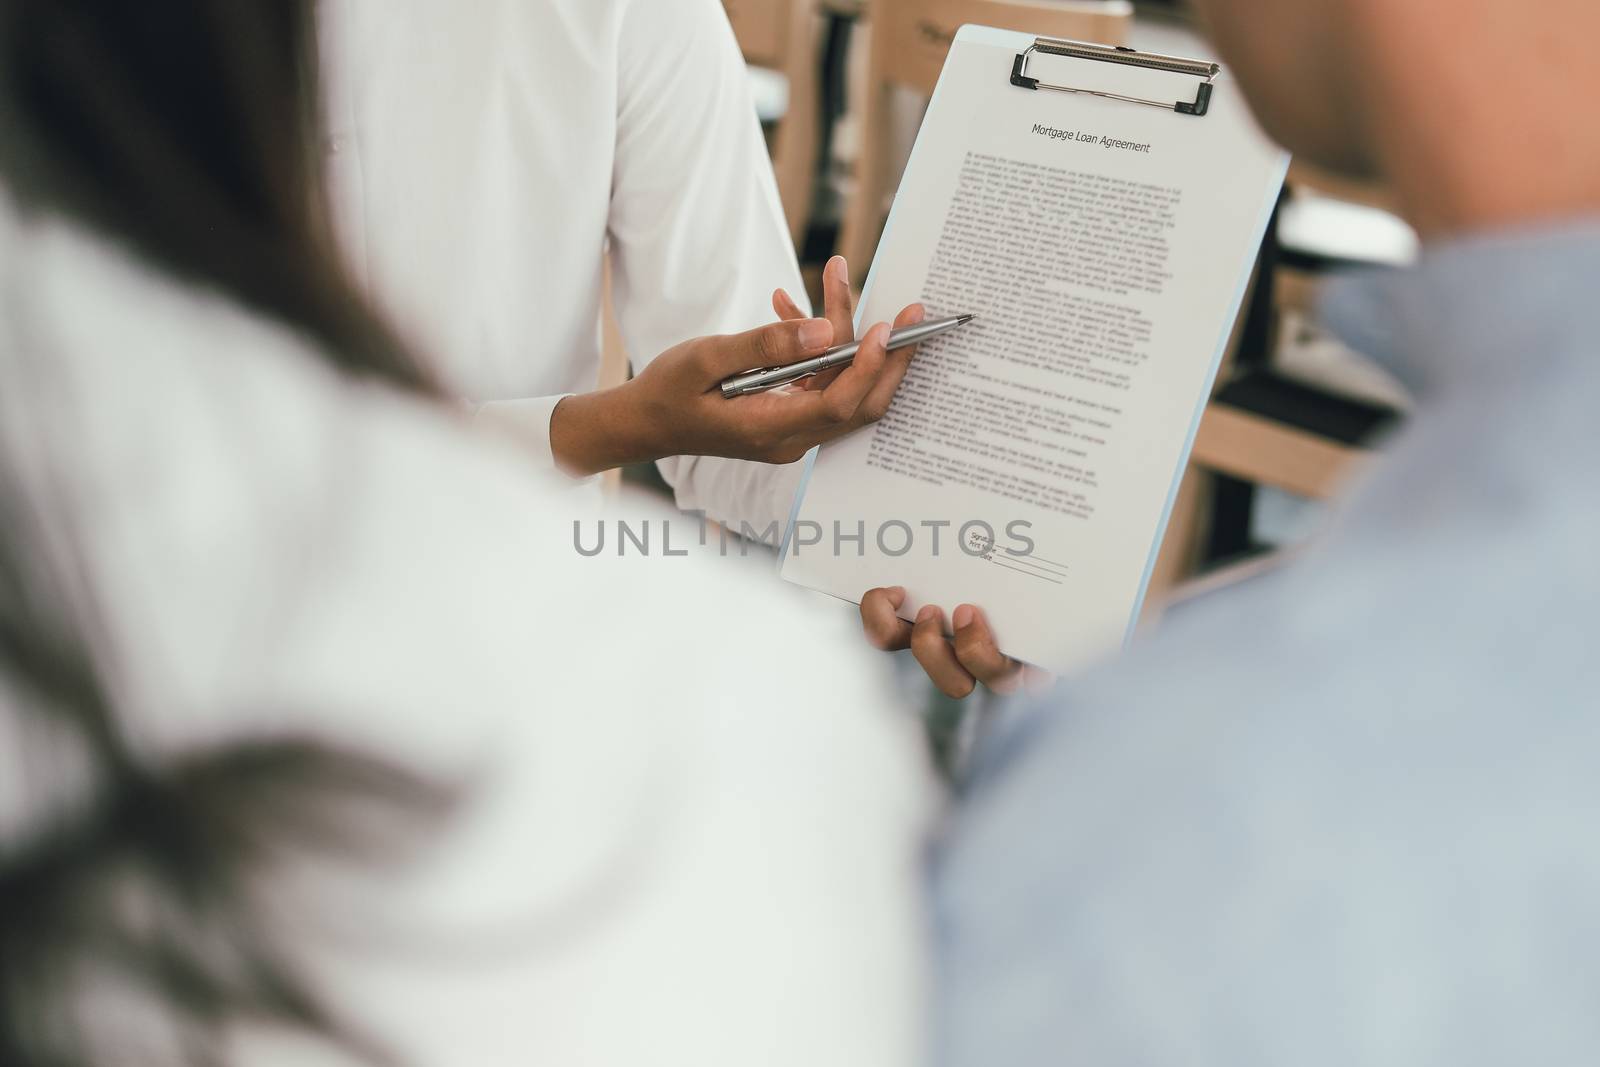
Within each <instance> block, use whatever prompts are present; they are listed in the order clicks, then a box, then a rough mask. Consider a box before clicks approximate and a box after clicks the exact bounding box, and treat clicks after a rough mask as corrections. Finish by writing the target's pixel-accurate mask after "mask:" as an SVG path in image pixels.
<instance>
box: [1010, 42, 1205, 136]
mask: <svg viewBox="0 0 1600 1067" xmlns="http://www.w3.org/2000/svg"><path fill="white" fill-rule="evenodd" d="M1035 52H1041V53H1043V54H1045V55H1050V56H1066V57H1068V58H1069V59H1089V60H1094V61H1095V62H1098V63H1116V64H1119V65H1121V66H1124V67H1141V68H1143V69H1145V70H1160V71H1166V72H1167V73H1170V74H1188V75H1192V76H1193V77H1196V78H1203V79H1205V80H1204V81H1202V82H1201V83H1200V91H1199V93H1198V94H1197V95H1196V96H1195V99H1194V102H1193V103H1190V102H1188V101H1185V100H1179V101H1177V102H1176V103H1167V102H1165V101H1162V100H1147V99H1144V98H1143V97H1138V96H1124V95H1123V94H1121V93H1108V92H1104V91H1102V90H1099V89H1081V88H1076V87H1074V86H1070V85H1050V84H1048V83H1047V82H1042V81H1040V80H1039V79H1038V78H1030V77H1028V60H1029V59H1030V58H1031V57H1032V56H1033V54H1034V53H1035ZM1220 73H1222V66H1221V64H1218V63H1211V62H1207V61H1206V60H1203V59H1180V58H1179V57H1177V56H1163V55H1159V54H1157V53H1155V52H1140V51H1138V50H1136V49H1133V48H1121V47H1117V46H1113V45H1104V44H1091V43H1089V42H1088V41H1066V40H1061V39H1059V38H1056V37H1037V38H1035V39H1034V42H1033V44H1031V45H1029V46H1028V50H1027V51H1026V52H1023V53H1022V54H1021V55H1019V56H1017V59H1016V62H1015V63H1013V64H1011V84H1012V85H1015V86H1018V87H1019V88H1023V89H1050V90H1052V91H1054V92H1058V93H1077V94H1079V95H1082V96H1098V97H1101V98H1102V99H1105V100H1121V101H1122V102H1124V103H1128V104H1145V105H1147V106H1149V107H1159V108H1161V109H1162V110H1164V111H1176V112H1177V113H1178V114H1180V115H1195V116H1200V115H1204V114H1205V113H1206V112H1207V111H1209V110H1211V89H1212V81H1213V80H1214V79H1215V78H1216V76H1217V75H1218V74H1220Z"/></svg>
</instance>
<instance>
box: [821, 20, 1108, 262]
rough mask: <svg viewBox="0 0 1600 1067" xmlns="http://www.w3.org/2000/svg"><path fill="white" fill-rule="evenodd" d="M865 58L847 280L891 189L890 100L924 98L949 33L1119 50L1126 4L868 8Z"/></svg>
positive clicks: (848, 219) (872, 243)
mask: <svg viewBox="0 0 1600 1067" xmlns="http://www.w3.org/2000/svg"><path fill="white" fill-rule="evenodd" d="M868 18H869V20H870V23H871V36H872V44H871V49H872V51H871V55H870V58H869V60H868V65H867V77H866V83H865V86H864V87H863V91H862V94H861V109H862V115H861V135H860V148H859V154H858V158H857V160H856V187H855V190H854V192H853V193H852V194H851V197H850V203H849V206H848V208H847V209H846V212H845V218H844V225H843V227H842V230H841V232H840V235H839V248H840V251H841V252H843V253H844V255H845V257H846V258H848V259H849V260H850V274H851V276H852V277H854V278H865V277H866V276H867V266H868V263H869V262H870V261H871V259H872V255H873V252H874V250H875V249H876V248H877V244H878V237H879V234H880V233H881V232H882V229H883V222H884V217H885V215H886V214H887V209H888V203H889V200H890V199H891V196H892V194H893V191H894V187H895V186H896V185H898V184H899V175H897V174H894V173H892V167H893V164H892V162H891V161H890V159H889V158H888V150H889V141H890V137H889V114H890V92H891V91H892V90H893V89H894V88H895V87H896V86H903V87H905V88H908V89H911V90H913V91H914V92H916V93H918V94H920V95H922V96H932V95H933V88H934V85H935V84H936V83H937V82H938V80H939V72H940V71H941V70H942V69H943V68H944V60H945V56H946V55H947V54H948V53H949V51H950V45H951V44H952V43H953V42H954V41H955V36H956V31H957V30H959V29H960V28H961V27H962V26H963V25H965V24H967V23H969V22H970V23H975V24H978V25H982V26H995V27H998V28H1000V29H1006V30H1018V31H1021V32H1023V33H1031V34H1036V35H1039V36H1043V37H1068V38H1073V39H1076V40H1090V41H1100V42H1103V43H1106V44H1122V43H1124V42H1125V40H1126V39H1127V34H1128V28H1129V25H1130V23H1131V22H1132V20H1133V5H1132V4H1131V3H1129V2H1128V0H872V3H871V5H870V10H869V15H868Z"/></svg>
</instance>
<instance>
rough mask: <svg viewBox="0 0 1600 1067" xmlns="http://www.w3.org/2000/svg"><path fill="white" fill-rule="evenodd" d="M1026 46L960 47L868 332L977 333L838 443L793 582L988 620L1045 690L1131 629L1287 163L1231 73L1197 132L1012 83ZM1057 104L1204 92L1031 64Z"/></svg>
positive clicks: (987, 32)
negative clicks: (917, 313)
mask: <svg viewBox="0 0 1600 1067" xmlns="http://www.w3.org/2000/svg"><path fill="white" fill-rule="evenodd" d="M1032 41H1033V39H1032V38H1031V37H1027V36H1025V35H1021V34H1014V33H1008V32H1003V31H999V30H991V29H983V28H977V27H970V26H969V27H966V28H964V29H963V30H962V31H961V33H960V34H959V35H958V37H957V39H956V42H955V45H954V47H953V48H952V49H951V52H950V57H949V59H948V61H947V62H946V65H945V68H944V72H943V74H942V75H941V77H940V80H939V86H938V89H937V91H936V93H935V95H934V98H933V101H932V103H931V104H930V105H929V109H928V113H927V117H926V119H925V120H924V122H923V126H922V130H921V132H920V134H919V135H918V138H917V144H916V148H915V150H914V151H913V153H912V156H911V161H910V164H909V166H908V168H907V171H906V175H905V178H904V180H903V182H902V183H901V186H900V190H899V194H898V195H897V197H896V199H895V204H894V209H893V211H892V212H891V214H890V217H889V223H888V226H887V228H886V230H885V233H884V238H883V243H882V245H881V247H880V248H879V249H878V253H877V258H876V260H875V262H874V264H873V268H872V274H871V276H870V278H869V279H868V282H867V286H866V290H865V294H864V296H863V299H862V306H861V310H860V316H859V318H860V321H861V322H862V323H872V322H877V321H882V320H889V319H892V318H893V316H894V315H895V313H896V312H897V311H898V309H900V308H901V307H903V306H905V305H906V304H910V303H914V302H918V301H920V302H922V303H924V304H926V305H927V308H928V314H929V315H930V316H941V315H953V314H958V313H963V312H972V313H975V314H976V315H977V316H978V319H977V320H976V321H975V322H973V323H972V324H971V325H968V326H966V327H963V328H961V329H959V330H956V331H954V332H952V333H948V334H945V335H944V336H942V337H940V338H937V339H935V340H934V341H932V342H929V343H927V344H924V345H923V346H922V348H921V349H920V351H919V352H918V354H917V357H916V359H915V360H914V361H913V363H912V367H911V371H910V373H909V375H908V376H907V378H906V381H905V383H904V385H902V387H901V389H900V392H899V394H898V395H897V396H896V398H895V402H894V406H893V408H892V410H891V411H890V412H889V414H888V416H887V417H886V418H885V419H884V420H883V421H882V422H880V423H878V424H876V425H875V426H873V427H870V428H868V429H866V430H863V431H861V432H859V433H856V434H853V435H851V436H850V437H848V438H845V439H842V440H840V441H837V442H834V443H831V444H829V445H826V446H824V447H823V448H822V449H821V451H820V452H819V453H817V454H816V455H815V456H814V457H813V466H812V469H811V471H810V473H809V476H808V479H807V482H806V484H805V485H804V486H803V487H802V489H801V494H800V497H799V499H798V500H797V502H796V508H795V516H794V519H793V520H792V521H791V523H790V528H789V531H788V536H787V538H786V546H785V558H784V562H783V575H784V577H785V578H787V579H789V580H790V581H793V582H797V583H799V584H801V585H805V586H809V587H811V588H813V589H818V590H821V591H822V592H825V593H830V594H832V595H834V596H838V597H842V598H844V599H847V600H850V601H857V602H858V601H859V600H860V598H861V596H862V595H863V594H864V593H865V592H866V591H867V590H869V589H872V588H875V587H879V586H893V585H899V586H904V587H905V589H906V591H907V599H906V603H905V605H904V607H903V608H902V611H901V613H902V615H903V616H904V617H905V618H907V619H912V618H914V617H915V615H916V613H917V611H918V610H919V609H920V608H921V607H922V606H923V605H925V604H930V603H931V604H937V605H939V606H941V607H942V608H944V609H945V613H946V621H947V622H948V620H949V615H950V612H951V611H952V610H953V609H954V608H955V607H956V606H957V605H959V604H963V603H971V604H976V605H978V606H980V607H981V608H983V609H984V611H985V612H986V614H987V615H988V618H989V621H990V622H991V624H992V625H993V626H994V628H995V632H996V637H997V639H998V640H999V642H1000V644H1001V647H1002V648H1003V649H1004V650H1005V651H1006V652H1007V653H1008V654H1010V655H1012V656H1015V657H1016V658H1018V659H1021V660H1023V661H1025V662H1028V663H1033V664H1036V665H1039V666H1042V667H1046V668H1049V669H1052V670H1057V671H1062V670H1068V669H1071V668H1073V667H1075V666H1079V665H1081V664H1083V663H1085V662H1087V661H1088V660H1091V659H1094V658H1096V657H1099V656H1102V655H1104V654H1105V653H1107V652H1109V651H1113V650H1115V649H1116V648H1117V647H1119V646H1120V645H1121V644H1122V643H1123V642H1124V641H1125V640H1126V639H1127V636H1128V635H1129V634H1130V633H1131V632H1132V627H1133V624H1134V622H1135V621H1136V620H1137V618H1138V613H1139V610H1140V607H1141V604H1142V601H1143V597H1144V590H1145V587H1146V585H1147V584H1148V581H1149V575H1150V570H1151V567H1152V566H1153V564H1154V560H1155V555H1156V553H1157V551H1158V549H1159V546H1160V543H1161V537H1162V534H1163V532H1164V530H1165V526H1166V521H1167V516H1168V514H1169V513H1170V511H1171V506H1172V499H1173V497H1174V496H1175V495H1176V492H1177V485H1178V481H1179V480H1180V478H1181V476H1182V472H1183V468H1184V465H1185V464H1186V462H1187V459H1188V454H1189V449H1190V447H1191V445H1192V443H1193V438H1194V432H1195V429H1196V428H1197V427H1198V425H1199V419H1200V416H1201V414H1202V413H1203V411H1204V408H1205V403H1206V400H1207V399H1208V396H1209V393H1210V390H1211V385H1212V381H1213V379H1214V377H1215V375H1216V369H1217V365H1218V363H1219V362H1220V359H1221V356H1222V352H1223V349H1224V347H1225V345H1226V344H1227V340H1228V336H1229V334H1230V332H1231V330H1232V326H1233V323H1234V321H1235V319H1236V317H1237V315H1238V310H1239V306H1240V304H1241V302H1242V300H1243V296H1244V292H1245V289H1246V287H1247V284H1248V279H1249V275H1250V272H1251V270H1252V267H1253V265H1254V260H1255V255H1256V252H1257V250H1258V249H1259V247H1260V243H1261V238H1262V234H1263V232H1264V230H1265V227H1266V224H1267V221H1268V219H1269V218H1270V216H1271V211H1272V207H1273V205H1274V203H1275V202H1276V198H1277V195H1278V191H1279V189H1280V188H1281V186H1282V183H1283V177H1284V172H1285V169H1286V168H1287V165H1288V159H1287V156H1286V155H1285V154H1284V153H1283V152H1282V151H1281V150H1279V149H1278V148H1276V147H1274V146H1273V145H1272V144H1271V143H1269V142H1268V141H1267V140H1266V138H1265V137H1264V136H1263V134H1262V133H1261V132H1260V131H1259V130H1258V128H1257V127H1256V125H1255V123H1254V121H1253V119H1252V118H1251V116H1250V115H1249V113H1248V111H1247V109H1246V107H1245V103H1244V101H1243V99H1242V97H1241V95H1240V93H1239V91H1238V88H1237V86H1236V85H1235V84H1234V83H1233V82H1232V81H1231V80H1230V79H1229V77H1228V74H1227V72H1226V71H1224V72H1223V73H1222V75H1221V76H1220V77H1218V79H1217V80H1216V83H1215V89H1214V95H1213V97H1212V100H1211V105H1210V112H1209V114H1207V115H1205V116H1200V117H1197V116H1191V115H1180V114H1178V113H1176V112H1175V111H1170V110H1163V109H1160V108H1155V107H1148V106H1142V105H1138V104H1132V103H1126V102H1122V101H1114V100H1108V99H1103V98H1099V97H1091V96H1081V95H1069V94H1065V93H1059V92H1052V91H1049V90H1042V89H1041V90H1029V89H1024V88H1019V87H1016V86H1013V85H1012V84H1011V83H1010V75H1011V69H1012V62H1013V60H1014V59H1015V57H1016V56H1017V55H1018V53H1020V52H1021V51H1022V50H1023V49H1025V48H1027V47H1028V45H1030V44H1031V43H1032ZM1028 73H1029V75H1030V76H1035V77H1038V78H1040V79H1041V80H1042V81H1045V82H1053V83H1056V84H1062V85H1069V86H1074V87H1078V86H1082V87H1085V88H1093V89H1100V90H1109V91H1113V92H1119V93H1124V94H1128V95H1135V96H1140V97H1155V98H1160V99H1164V100H1172V101H1177V100H1178V99H1180V98H1181V99H1187V100H1193V99H1194V98H1195V92H1196V89H1197V87H1198V86H1199V84H1200V80H1199V79H1197V78H1194V77H1188V76H1182V75H1176V74H1172V73H1168V72H1158V71H1149V70H1141V69H1137V68H1133V67H1124V66H1117V65H1113V64H1108V63H1105V62H1097V61H1092V60H1081V59H1070V58H1066V57H1057V56H1045V55H1038V56H1035V57H1034V60H1033V63H1032V66H1031V67H1030V69H1029V71H1028Z"/></svg>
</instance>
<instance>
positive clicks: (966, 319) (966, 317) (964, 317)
mask: <svg viewBox="0 0 1600 1067" xmlns="http://www.w3.org/2000/svg"><path fill="white" fill-rule="evenodd" d="M957 317H958V318H959V319H960V320H961V321H960V323H959V325H962V326H965V325H966V324H967V323H969V322H971V321H972V320H973V319H975V318H977V317H978V316H976V315H960V316H957Z"/></svg>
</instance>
